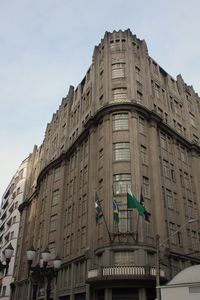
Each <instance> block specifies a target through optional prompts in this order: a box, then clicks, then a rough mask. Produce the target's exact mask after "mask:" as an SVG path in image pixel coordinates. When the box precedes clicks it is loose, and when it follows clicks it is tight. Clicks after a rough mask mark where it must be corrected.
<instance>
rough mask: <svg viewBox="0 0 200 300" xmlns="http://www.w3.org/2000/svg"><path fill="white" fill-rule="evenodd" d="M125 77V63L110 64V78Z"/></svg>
mask: <svg viewBox="0 0 200 300" xmlns="http://www.w3.org/2000/svg"><path fill="white" fill-rule="evenodd" d="M123 77H125V63H116V64H112V78H113V79H114V78H123Z"/></svg>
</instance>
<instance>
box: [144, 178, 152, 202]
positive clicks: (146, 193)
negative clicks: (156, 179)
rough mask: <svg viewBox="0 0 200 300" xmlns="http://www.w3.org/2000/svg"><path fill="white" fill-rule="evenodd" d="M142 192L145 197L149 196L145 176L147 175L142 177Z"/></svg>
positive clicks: (147, 180) (147, 181) (147, 179)
mask: <svg viewBox="0 0 200 300" xmlns="http://www.w3.org/2000/svg"><path fill="white" fill-rule="evenodd" d="M143 194H144V197H147V198H149V197H150V191H149V178H147V177H143Z"/></svg>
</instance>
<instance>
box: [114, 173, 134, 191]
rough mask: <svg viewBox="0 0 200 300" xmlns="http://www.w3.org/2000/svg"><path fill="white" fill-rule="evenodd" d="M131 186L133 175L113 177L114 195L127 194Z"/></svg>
mask: <svg viewBox="0 0 200 300" xmlns="http://www.w3.org/2000/svg"><path fill="white" fill-rule="evenodd" d="M128 186H131V174H116V175H113V190H114V194H124V193H127V187H128Z"/></svg>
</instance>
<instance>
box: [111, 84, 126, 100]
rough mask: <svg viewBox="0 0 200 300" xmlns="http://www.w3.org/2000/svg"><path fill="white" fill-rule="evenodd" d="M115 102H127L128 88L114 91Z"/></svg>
mask: <svg viewBox="0 0 200 300" xmlns="http://www.w3.org/2000/svg"><path fill="white" fill-rule="evenodd" d="M113 100H114V101H123V100H127V88H125V87H123V88H116V89H113Z"/></svg>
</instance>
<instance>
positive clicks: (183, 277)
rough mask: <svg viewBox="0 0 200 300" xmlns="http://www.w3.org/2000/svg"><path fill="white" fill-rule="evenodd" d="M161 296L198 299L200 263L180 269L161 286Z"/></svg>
mask: <svg viewBox="0 0 200 300" xmlns="http://www.w3.org/2000/svg"><path fill="white" fill-rule="evenodd" d="M161 296H162V297H161V298H162V300H169V299H182V300H199V299H200V265H196V266H191V267H189V268H186V269H184V270H182V271H181V272H180V273H178V274H177V275H176V276H175V277H174V278H173V279H172V280H171V281H170V282H169V283H168V284H167V285H164V286H161Z"/></svg>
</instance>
